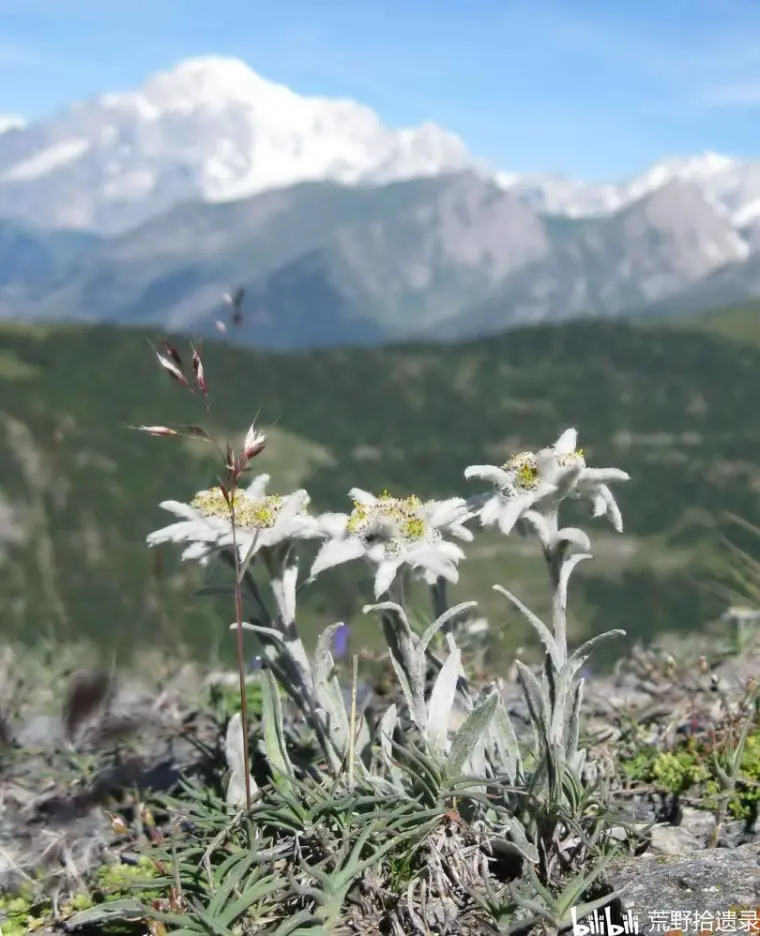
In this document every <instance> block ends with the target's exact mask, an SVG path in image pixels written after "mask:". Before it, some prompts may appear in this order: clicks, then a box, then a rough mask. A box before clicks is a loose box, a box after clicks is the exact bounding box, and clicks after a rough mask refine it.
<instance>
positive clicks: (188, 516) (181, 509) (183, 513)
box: [158, 500, 200, 520]
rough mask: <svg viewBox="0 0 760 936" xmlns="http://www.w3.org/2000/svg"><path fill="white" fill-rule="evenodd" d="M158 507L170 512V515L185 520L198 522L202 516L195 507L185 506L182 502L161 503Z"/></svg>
mask: <svg viewBox="0 0 760 936" xmlns="http://www.w3.org/2000/svg"><path fill="white" fill-rule="evenodd" d="M158 506H159V507H160V508H161V509H162V510H168V511H169V512H170V513H173V514H176V515H177V516H178V517H184V519H185V520H198V519H199V518H200V514H199V513H198V511H197V510H196V509H195V508H194V507H191V506H190V504H183V503H182V502H181V501H174V500H167V501H161V503H160V504H159V505H158Z"/></svg>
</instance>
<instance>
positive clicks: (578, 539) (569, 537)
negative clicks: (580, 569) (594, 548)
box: [555, 527, 591, 554]
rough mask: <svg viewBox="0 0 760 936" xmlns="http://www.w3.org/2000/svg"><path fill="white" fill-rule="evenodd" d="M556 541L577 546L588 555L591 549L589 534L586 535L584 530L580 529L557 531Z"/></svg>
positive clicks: (567, 528) (569, 528)
mask: <svg viewBox="0 0 760 936" xmlns="http://www.w3.org/2000/svg"><path fill="white" fill-rule="evenodd" d="M555 540H556V541H557V542H558V543H569V544H571V545H573V546H577V547H578V549H580V550H581V551H582V552H584V553H586V554H588V553H589V550H590V549H591V541H590V540H589V538H588V534H587V533H584V531H583V530H579V529H578V527H563V528H562V529H561V530H558V531H557V534H556V536H555Z"/></svg>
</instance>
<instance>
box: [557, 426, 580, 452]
mask: <svg viewBox="0 0 760 936" xmlns="http://www.w3.org/2000/svg"><path fill="white" fill-rule="evenodd" d="M552 448H553V449H554V451H555V452H558V453H559V454H560V455H572V454H573V452H575V451H576V449H577V448H578V432H577V430H576V429H565V431H564V432H563V433H562V435H561V436H560V437H559V438H558V439H557V441H556V442H555V443H554V445H553V446H552Z"/></svg>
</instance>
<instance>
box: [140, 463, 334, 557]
mask: <svg viewBox="0 0 760 936" xmlns="http://www.w3.org/2000/svg"><path fill="white" fill-rule="evenodd" d="M268 483H269V475H266V474H262V475H259V476H258V477H257V478H255V479H254V480H253V482H252V483H251V484H250V486H249V487H248V488H247V489H245V490H239V491H237V492H236V494H235V498H234V504H233V506H234V513H235V537H234V540H235V542H236V543H237V547H238V552H239V554H240V557H241V559H243V558H244V557H246V556H248V557H249V558H250V557H251V556H254V555H255V554H256V553H257V552H258V551H259V550H261V549H264V548H266V547H271V546H276V545H278V544H279V543H283V542H286V541H288V540H294V539H315V538H317V537H318V536H319V526H318V524H317V520H316V518H315V517H312V516H310V515H309V514H308V513H306V507H307V505H308V503H309V495H308V494H307V493H306V491H304V490H300V491H295V492H294V493H292V494H287V495H284V496H279V495H277V494H270V495H265V493H264V492H265V490H266V486H267V484H268ZM160 506H161V507H162V508H163V509H164V510H168V511H169V512H171V513H173V514H175V515H176V516H178V517H181V518H182V519H181V520H180V521H179V522H178V523H172V524H170V525H169V526H166V527H163V528H162V529H160V530H156V531H155V532H153V533H151V534H150V535H149V536H148V537H147V543H148V545H149V546H156V545H157V544H159V543H169V542H171V543H189V544H190V545H189V546H188V547H187V548H186V549H185V550H184V552H183V553H182V558H183V559H198V560H200V561H201V562H206V561H207V559H208V556H209V555H210V554H211V553H212V552H213V551H214V550H215V549H218V548H219V547H222V546H231V545H232V543H233V531H232V511H231V510H230V506H229V504H228V503H227V501H226V500H225V497H224V494H223V493H222V490H221V488H218V487H214V488H210V489H209V490H206V491H199V492H198V493H197V494H196V495H195V497H194V498H193V500H192V501H191V503H190V504H183V503H181V502H180V501H171V500H170V501H163V503H162V504H161V505H160Z"/></svg>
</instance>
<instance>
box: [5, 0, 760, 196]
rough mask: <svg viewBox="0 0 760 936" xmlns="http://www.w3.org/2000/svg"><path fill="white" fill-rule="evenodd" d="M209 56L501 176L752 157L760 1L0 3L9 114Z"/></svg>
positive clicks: (47, 107) (758, 151)
mask: <svg viewBox="0 0 760 936" xmlns="http://www.w3.org/2000/svg"><path fill="white" fill-rule="evenodd" d="M206 53H214V54H222V55H234V56H239V57H241V58H243V59H245V60H246V61H247V62H248V63H249V65H251V67H253V68H254V69H255V70H256V71H258V72H259V73H260V74H262V75H263V76H265V77H267V78H271V79H274V80H277V81H281V82H284V83H285V84H288V85H290V86H291V87H293V88H294V89H295V90H297V91H299V92H301V93H309V94H324V95H336V96H337V95H339V96H344V97H352V98H355V99H357V100H360V101H363V102H364V103H367V104H369V105H370V106H372V107H373V108H375V109H376V110H377V111H378V112H379V114H380V115H381V117H382V118H383V119H384V120H385V121H386V122H387V123H390V124H392V125H401V124H413V123H419V122H421V121H423V120H435V121H436V122H438V123H440V124H442V125H444V126H446V127H448V128H449V129H452V130H454V131H456V132H457V133H459V134H460V135H461V136H462V137H463V138H464V139H465V140H466V141H467V143H468V145H469V146H470V148H471V149H472V150H473V151H474V152H475V153H476V154H478V155H479V156H481V157H483V158H486V159H488V160H491V161H492V162H494V163H496V164H498V165H499V166H500V167H501V168H502V169H505V170H508V171H517V172H530V171H540V172H545V171H558V172H563V173H567V174H569V175H573V176H577V177H580V178H587V179H603V178H610V179H612V178H620V177H623V176H626V175H629V174H632V173H636V172H639V171H641V170H642V169H643V168H645V167H646V166H647V165H648V164H649V163H651V162H654V161H656V160H658V159H660V158H662V157H663V156H665V155H673V154H674V155H678V154H688V153H694V152H698V151H701V150H705V149H713V150H717V151H719V152H724V153H727V154H729V155H734V156H739V157H756V158H760V0H500V2H499V0H275V2H261V0H0V113H20V114H22V115H23V116H25V117H27V118H30V119H35V118H39V117H44V116H47V115H49V114H51V113H53V112H55V111H56V110H58V109H60V108H61V107H63V106H64V105H65V104H66V103H68V102H70V101H72V100H76V99H79V98H85V97H88V96H91V95H94V94H97V93H100V92H102V91H108V90H121V89H126V88H131V87H134V86H137V85H139V84H140V83H141V82H142V81H143V80H144V79H145V78H146V77H147V75H148V74H150V73H151V72H153V71H156V70H158V69H161V68H167V67H170V66H171V65H173V64H174V63H175V62H177V61H179V60H181V59H182V58H185V57H188V56H192V55H199V54H206Z"/></svg>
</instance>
